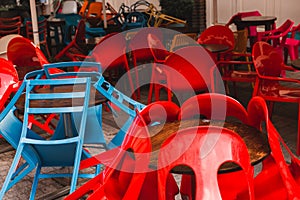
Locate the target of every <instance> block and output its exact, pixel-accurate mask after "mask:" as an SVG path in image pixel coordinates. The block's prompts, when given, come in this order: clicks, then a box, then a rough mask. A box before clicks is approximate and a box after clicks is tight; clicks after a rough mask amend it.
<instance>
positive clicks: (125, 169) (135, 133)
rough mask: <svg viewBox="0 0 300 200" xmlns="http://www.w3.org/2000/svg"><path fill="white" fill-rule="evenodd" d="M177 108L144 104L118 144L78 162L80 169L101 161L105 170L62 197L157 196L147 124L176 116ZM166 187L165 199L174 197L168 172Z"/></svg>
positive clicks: (146, 197)
mask: <svg viewBox="0 0 300 200" xmlns="http://www.w3.org/2000/svg"><path fill="white" fill-rule="evenodd" d="M176 111H177V112H176ZM178 111H179V108H178V107H177V106H176V105H175V104H174V103H172V102H155V103H152V104H149V105H148V106H146V107H145V108H144V110H142V111H141V113H139V112H138V111H137V116H136V117H135V119H134V121H133V123H132V125H131V126H130V128H129V130H128V132H127V134H126V137H125V139H124V142H123V143H122V145H121V146H120V147H118V148H115V149H112V150H110V151H107V152H104V153H101V154H98V155H96V156H94V157H92V158H90V159H87V160H85V161H83V162H82V163H81V169H82V168H85V167H88V166H91V165H94V164H97V163H99V162H100V163H101V162H104V163H105V164H106V168H105V170H104V171H103V172H102V173H101V174H99V175H98V176H97V177H95V178H93V179H91V180H90V181H88V182H87V183H85V184H84V185H83V186H81V187H80V188H78V189H77V190H76V191H75V192H74V193H72V194H70V195H69V196H68V197H67V198H66V199H79V198H80V197H83V196H88V199H99V198H100V199H101V198H107V199H159V198H158V196H157V195H158V190H157V189H158V188H159V187H158V185H157V183H158V180H157V178H158V177H157V174H156V173H157V172H156V171H155V169H150V168H149V161H150V160H149V159H150V154H151V141H150V135H149V132H148V128H147V126H151V125H152V124H153V123H162V122H164V121H172V120H176V118H177V114H178ZM107 161H108V162H107ZM167 190H168V199H174V197H175V195H176V194H177V193H178V187H177V185H176V182H175V180H174V178H173V177H172V175H171V174H169V175H168V187H167Z"/></svg>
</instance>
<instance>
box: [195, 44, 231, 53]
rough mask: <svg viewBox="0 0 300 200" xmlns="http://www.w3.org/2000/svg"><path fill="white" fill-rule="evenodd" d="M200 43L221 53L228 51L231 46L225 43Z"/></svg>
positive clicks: (210, 49) (214, 51) (211, 50)
mask: <svg viewBox="0 0 300 200" xmlns="http://www.w3.org/2000/svg"><path fill="white" fill-rule="evenodd" d="M200 45H201V46H203V47H204V48H205V49H207V50H208V51H210V52H212V53H220V52H224V51H227V50H228V49H229V46H227V45H225V44H200Z"/></svg>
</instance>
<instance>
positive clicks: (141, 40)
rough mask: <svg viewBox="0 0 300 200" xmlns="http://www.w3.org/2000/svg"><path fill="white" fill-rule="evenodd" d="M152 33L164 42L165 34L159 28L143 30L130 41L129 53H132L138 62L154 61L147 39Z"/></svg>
mask: <svg viewBox="0 0 300 200" xmlns="http://www.w3.org/2000/svg"><path fill="white" fill-rule="evenodd" d="M149 33H151V34H152V35H155V36H156V37H157V38H158V39H160V40H161V41H162V39H163V34H162V32H161V30H159V29H158V28H141V29H139V31H138V32H137V33H136V34H135V35H134V36H133V37H132V38H131V39H130V41H129V51H131V52H132V56H133V59H135V61H136V62H144V61H148V62H149V61H151V60H153V56H152V53H151V51H150V48H149V46H148V41H147V37H148V34H149Z"/></svg>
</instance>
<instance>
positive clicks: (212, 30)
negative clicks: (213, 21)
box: [197, 25, 234, 60]
mask: <svg viewBox="0 0 300 200" xmlns="http://www.w3.org/2000/svg"><path fill="white" fill-rule="evenodd" d="M197 42H198V43H199V44H200V45H201V44H224V45H226V46H228V50H226V51H224V52H221V53H217V54H218V55H215V57H216V60H222V59H224V56H226V54H227V53H229V52H231V51H232V50H233V48H234V35H233V32H232V31H231V30H230V29H229V28H228V27H227V26H222V25H214V26H210V27H208V28H207V29H205V30H204V31H203V32H202V33H201V34H200V36H199V37H198V39H197ZM214 54H215V53H214ZM218 57H219V59H217V58H218Z"/></svg>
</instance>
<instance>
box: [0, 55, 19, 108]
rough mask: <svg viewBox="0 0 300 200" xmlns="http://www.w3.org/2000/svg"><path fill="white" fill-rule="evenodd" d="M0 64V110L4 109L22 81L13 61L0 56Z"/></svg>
mask: <svg viewBox="0 0 300 200" xmlns="http://www.w3.org/2000/svg"><path fill="white" fill-rule="evenodd" d="M0 64H1V68H0V77H1V78H0V83H1V84H0V85H1V87H0V108H1V109H0V111H2V110H3V109H4V108H5V106H6V104H7V103H8V101H9V99H10V98H11V95H12V94H13V93H14V92H15V91H16V90H17V89H18V86H19V84H20V83H19V77H18V73H17V71H16V69H15V68H14V66H13V64H12V63H11V62H9V61H8V60H6V59H4V58H0Z"/></svg>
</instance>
